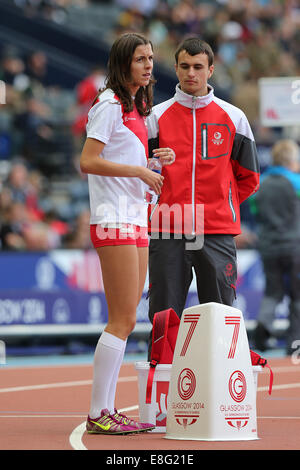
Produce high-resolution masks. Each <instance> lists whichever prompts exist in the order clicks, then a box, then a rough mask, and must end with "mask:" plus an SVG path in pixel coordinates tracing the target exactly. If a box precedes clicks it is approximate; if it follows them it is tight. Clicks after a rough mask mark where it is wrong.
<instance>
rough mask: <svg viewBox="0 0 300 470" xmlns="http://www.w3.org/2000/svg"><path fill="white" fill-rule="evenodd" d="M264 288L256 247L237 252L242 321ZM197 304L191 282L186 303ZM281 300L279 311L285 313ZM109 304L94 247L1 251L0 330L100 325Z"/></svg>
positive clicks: (140, 313) (143, 309) (143, 317)
mask: <svg viewBox="0 0 300 470" xmlns="http://www.w3.org/2000/svg"><path fill="white" fill-rule="evenodd" d="M147 286H148V281H146V283H145V289H144V295H143V298H142V300H141V302H140V305H139V307H138V310H137V322H138V323H141V324H142V323H144V324H145V323H148V304H147V300H146V292H147ZM263 289H264V275H263V272H262V265H261V260H260V257H259V255H258V253H257V252H256V251H253V250H242V251H239V252H238V282H237V300H236V303H235V306H236V307H237V308H239V309H240V310H241V311H242V312H243V315H244V318H245V320H255V318H256V316H257V312H258V309H259V305H260V301H261V297H262V294H263ZM197 303H198V297H197V291H196V283H195V280H194V281H193V283H192V285H191V288H190V291H189V295H188V298H187V304H186V306H187V307H189V306H192V305H196V304H197ZM286 315H287V310H286V306H285V303H283V304H282V305H281V306H279V308H278V312H277V316H278V317H279V318H281V317H283V318H284V317H286ZM106 321H107V305H106V300H105V295H104V289H103V282H102V276H101V270H100V265H99V260H98V256H97V254H96V253H95V252H94V251H81V250H54V251H52V252H47V253H15V252H14V253H8V252H7V253H1V255H0V332H1V326H8V325H47V324H51V325H68V324H70V325H74V324H87V325H90V324H98V323H99V324H104V323H106Z"/></svg>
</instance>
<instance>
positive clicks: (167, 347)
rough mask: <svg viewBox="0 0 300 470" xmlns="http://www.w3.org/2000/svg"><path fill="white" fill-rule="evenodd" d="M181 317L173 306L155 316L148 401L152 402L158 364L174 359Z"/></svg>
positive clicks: (147, 393)
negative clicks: (154, 378) (153, 384)
mask: <svg viewBox="0 0 300 470" xmlns="http://www.w3.org/2000/svg"><path fill="white" fill-rule="evenodd" d="M179 324H180V319H179V317H178V315H177V314H176V313H175V311H174V310H173V309H172V308H169V309H168V310H162V311H161V312H157V313H156V314H155V315H154V318H153V329H152V349H151V361H150V368H149V373H148V381H147V391H146V403H151V394H152V383H153V377H154V372H155V367H156V366H157V364H159V363H161V364H171V363H172V361H173V356H174V350H175V345H176V339H177V334H178V329H179Z"/></svg>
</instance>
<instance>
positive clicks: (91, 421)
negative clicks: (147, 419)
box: [86, 409, 137, 435]
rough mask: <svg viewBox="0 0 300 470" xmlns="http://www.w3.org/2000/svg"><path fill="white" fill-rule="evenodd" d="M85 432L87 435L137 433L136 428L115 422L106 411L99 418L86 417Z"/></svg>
mask: <svg viewBox="0 0 300 470" xmlns="http://www.w3.org/2000/svg"><path fill="white" fill-rule="evenodd" d="M86 430H87V432H88V433H89V434H106V435H114V434H133V433H136V432H137V429H136V427H133V426H130V425H129V424H126V423H123V422H120V421H117V420H116V419H115V418H114V417H113V416H112V415H111V414H110V413H109V411H108V410H106V409H104V410H102V411H101V414H100V416H99V418H91V417H90V416H88V418H87V421H86Z"/></svg>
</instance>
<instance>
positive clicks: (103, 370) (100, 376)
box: [89, 331, 126, 418]
mask: <svg viewBox="0 0 300 470" xmlns="http://www.w3.org/2000/svg"><path fill="white" fill-rule="evenodd" d="M124 343H125V344H126V341H124V340H122V339H120V338H118V337H117V336H114V335H112V334H110V333H107V332H106V331H103V333H102V334H101V336H100V338H99V341H98V343H97V346H96V350H95V355H94V375H93V386H92V397H91V406H90V412H89V415H90V417H91V418H96V417H98V416H99V415H100V412H101V410H102V409H104V408H108V397H109V393H110V388H111V382H112V379H113V376H114V372H115V369H116V367H117V366H118V364H119V361H120V356H121V355H122V351H124ZM113 399H114V397H113Z"/></svg>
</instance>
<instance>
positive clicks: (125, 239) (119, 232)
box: [90, 224, 149, 248]
mask: <svg viewBox="0 0 300 470" xmlns="http://www.w3.org/2000/svg"><path fill="white" fill-rule="evenodd" d="M122 225H123V226H122V228H111V227H103V226H101V225H100V224H91V225H90V235H91V240H92V243H93V245H94V247H95V248H100V247H101V246H119V245H136V246H137V247H138V248H141V247H148V246H149V241H148V227H140V226H139V225H132V224H122Z"/></svg>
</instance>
